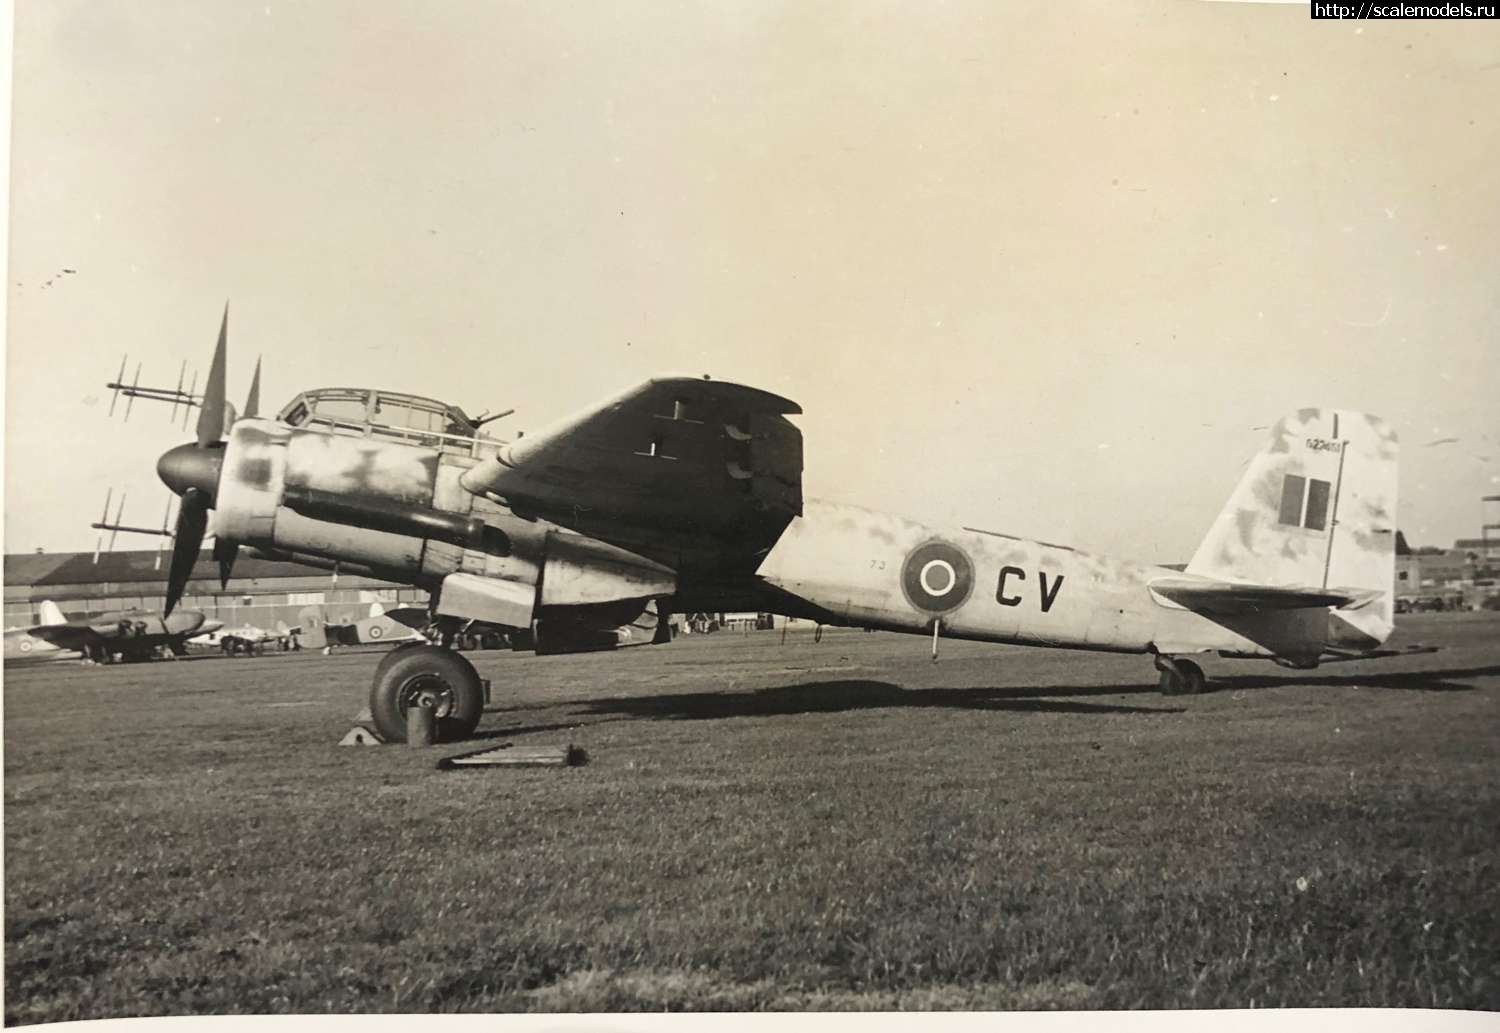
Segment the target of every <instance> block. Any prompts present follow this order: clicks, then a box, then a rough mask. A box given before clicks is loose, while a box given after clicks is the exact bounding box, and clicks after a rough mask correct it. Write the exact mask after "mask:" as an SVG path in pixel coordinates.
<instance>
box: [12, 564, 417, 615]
mask: <svg viewBox="0 0 1500 1033" xmlns="http://www.w3.org/2000/svg"><path fill="white" fill-rule="evenodd" d="M202 556H203V558H200V559H199V561H198V563H197V565H196V566H194V567H193V573H192V577H191V578H190V579H189V581H188V584H187V591H186V592H185V593H184V595H183V598H182V602H181V604H180V605H181V606H182V607H185V608H186V609H190V610H198V611H201V612H202V613H203V614H205V615H206V616H208V617H209V618H211V619H214V620H220V621H223V622H224V624H225V626H226V627H237V626H240V625H244V624H253V625H255V626H256V627H261V628H274V627H275V626H276V622H277V621H285V622H286V624H287V625H288V626H290V627H295V626H296V625H297V623H298V622H299V620H300V616H299V615H300V613H301V611H302V609H303V608H304V607H307V606H313V605H317V606H322V607H323V608H324V615H325V619H326V620H328V621H329V622H330V623H350V622H353V621H355V620H358V619H360V618H362V617H365V616H368V615H369V612H370V604H371V603H380V604H381V606H382V607H384V608H389V607H391V606H397V605H405V606H413V605H415V606H425V605H427V593H426V592H422V591H419V590H417V589H414V588H408V587H405V586H400V585H393V584H391V583H390V582H387V581H377V580H375V579H374V578H368V577H360V576H356V575H352V574H339V575H338V576H337V577H335V576H334V575H332V574H330V573H329V572H328V571H320V570H314V569H313V568H311V567H304V566H300V565H298V564H295V563H284V562H281V561H278V560H265V559H257V558H255V557H253V556H248V555H245V554H243V553H242V554H241V555H240V556H239V558H238V559H237V560H236V561H235V564H234V576H233V577H231V578H230V579H229V585H228V587H226V588H220V587H219V569H218V565H217V564H216V563H214V561H213V559H212V557H210V556H209V551H208V550H207V549H205V550H204V551H203V554H202ZM166 564H167V558H166V556H161V557H160V566H159V567H158V554H157V553H156V551H155V550H142V551H133V552H114V553H103V554H101V555H100V556H99V561H98V562H97V563H95V562H94V554H93V553H91V552H53V553H19V554H14V555H8V556H6V557H5V626H6V627H7V628H16V627H27V626H30V625H33V624H36V623H37V622H38V614H37V610H38V608H39V607H40V606H41V604H42V602H43V601H44V600H47V599H50V600H52V601H53V602H55V603H57V605H58V606H59V607H60V608H61V609H62V611H63V613H65V614H67V615H68V616H69V617H81V616H85V615H90V614H97V613H102V612H104V611H106V610H126V609H131V608H136V607H138V608H141V609H146V610H160V609H161V607H162V603H163V601H164V600H165V598H166V594H167V566H166Z"/></svg>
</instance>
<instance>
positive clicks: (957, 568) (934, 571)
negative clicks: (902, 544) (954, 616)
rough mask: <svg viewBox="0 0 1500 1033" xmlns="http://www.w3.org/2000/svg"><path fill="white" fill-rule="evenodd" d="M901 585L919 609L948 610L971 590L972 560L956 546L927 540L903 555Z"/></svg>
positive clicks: (939, 611) (934, 612)
mask: <svg viewBox="0 0 1500 1033" xmlns="http://www.w3.org/2000/svg"><path fill="white" fill-rule="evenodd" d="M901 588H902V590H903V591H905V592H906V598H907V600H908V601H909V602H910V603H911V604H912V605H913V606H915V607H916V608H917V609H919V610H921V611H922V612H923V613H932V614H940V613H948V612H950V611H952V610H956V609H958V608H959V607H960V606H962V605H963V604H964V602H965V601H966V600H967V599H968V598H969V593H970V592H972V591H973V590H974V564H973V563H971V562H970V561H969V557H968V556H966V555H964V552H963V550H961V549H959V548H957V547H956V546H953V545H949V544H948V543H947V542H928V543H926V544H925V545H919V546H917V547H916V548H915V549H913V550H912V552H911V555H909V556H907V557H906V562H905V563H904V564H902V567H901Z"/></svg>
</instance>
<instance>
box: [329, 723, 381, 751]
mask: <svg viewBox="0 0 1500 1033" xmlns="http://www.w3.org/2000/svg"><path fill="white" fill-rule="evenodd" d="M339 745H340V746H384V745H385V740H383V739H381V738H380V736H378V735H376V734H375V733H374V732H372V731H370V730H369V729H368V728H366V727H365V726H364V725H355V726H354V727H353V728H351V729H349V731H347V732H346V733H344V737H343V738H342V739H340V740H339Z"/></svg>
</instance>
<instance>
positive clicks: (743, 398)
mask: <svg viewBox="0 0 1500 1033" xmlns="http://www.w3.org/2000/svg"><path fill="white" fill-rule="evenodd" d="M801 411H802V410H801V408H800V407H799V406H798V405H797V404H796V403H795V402H792V401H790V400H788V399H786V398H782V397H779V396H777V395H774V394H770V393H769V392H766V391H761V390H759V389H757V388H753V387H746V386H743V385H740V384H731V383H726V382H721V381H713V380H699V379H694V378H692V377H661V378H658V379H654V380H648V381H647V382H645V383H644V384H641V385H640V386H638V387H635V388H632V389H631V390H629V391H626V392H625V393H624V394H621V395H619V396H617V397H615V398H612V399H610V400H608V401H606V402H604V403H603V404H602V405H599V406H597V407H595V408H593V409H591V410H589V411H588V412H585V413H583V414H581V415H578V416H574V417H572V418H570V419H567V420H564V421H562V422H560V423H557V424H554V425H553V426H551V427H547V428H544V429H542V430H541V431H539V432H536V433H533V434H528V435H526V436H525V437H523V438H518V439H517V440H515V441H513V442H511V443H510V444H509V445H507V446H505V447H504V448H503V449H502V450H501V451H500V453H499V454H498V455H497V456H496V457H495V458H492V459H487V460H485V461H484V462H482V463H480V464H479V465H478V466H475V467H473V468H472V469H470V470H469V471H467V472H466V473H465V474H464V475H463V478H462V483H463V486H464V487H465V488H467V489H468V490H469V491H471V492H473V493H474V494H476V495H488V496H492V497H495V498H497V499H499V500H501V501H503V502H505V503H506V504H507V505H509V506H510V507H511V508H512V510H514V511H516V512H517V513H519V514H522V515H539V516H544V517H545V518H547V519H549V520H552V521H554V522H556V523H559V524H561V525H563V526H565V527H570V528H573V529H575V530H579V531H583V532H584V533H588V534H592V535H596V536H599V537H601V538H603V539H604V540H605V541H611V542H613V543H615V544H621V545H623V546H625V547H627V548H634V547H640V545H641V544H642V542H649V541H656V542H657V543H661V542H665V541H670V540H677V539H680V538H682V537H684V536H686V537H688V538H695V539H697V540H698V542H699V543H700V544H701V543H702V541H703V540H704V537H705V536H707V537H709V538H714V539H717V540H719V541H721V542H726V543H727V542H731V541H734V542H738V543H739V546H738V547H746V546H748V547H750V548H752V549H753V548H755V547H759V546H769V544H770V542H771V541H774V536H775V534H779V533H780V530H781V529H782V528H783V527H784V526H785V525H786V522H787V521H789V520H790V519H791V518H792V517H793V516H795V515H797V514H798V513H800V512H801V510H802V434H801V432H800V431H799V430H798V429H797V428H796V427H795V426H794V425H793V424H792V423H791V422H790V421H788V420H787V419H786V415H787V414H796V413H800V412H801ZM622 526H623V527H629V528H633V529H634V530H632V531H623V530H622ZM766 526H772V527H774V531H773V532H772V533H771V534H770V539H769V541H767V540H765V539H766V537H767V532H766V530H765V527H766ZM643 532H644V533H643ZM655 551H656V552H657V553H658V554H660V552H661V550H660V549H658V550H655Z"/></svg>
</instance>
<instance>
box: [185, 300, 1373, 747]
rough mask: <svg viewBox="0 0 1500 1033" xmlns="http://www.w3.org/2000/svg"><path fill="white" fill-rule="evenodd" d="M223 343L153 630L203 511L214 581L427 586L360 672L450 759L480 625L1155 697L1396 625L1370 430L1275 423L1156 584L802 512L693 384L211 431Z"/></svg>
mask: <svg viewBox="0 0 1500 1033" xmlns="http://www.w3.org/2000/svg"><path fill="white" fill-rule="evenodd" d="M226 327H227V323H226V325H223V326H221V327H220V333H219V341H218V346H217V348H216V349H215V353H214V359H213V365H212V372H211V374H210V377H209V381H208V384H207V386H206V388H205V393H204V397H203V400H202V403H201V411H200V413H199V419H198V426H197V438H196V440H195V441H193V442H191V443H189V444H185V445H180V446H178V447H176V448H173V449H171V450H169V451H167V452H166V453H164V454H163V455H162V456H161V458H160V460H159V461H158V464H157V471H158V474H159V475H160V477H161V479H162V481H163V482H164V483H165V484H166V485H167V486H168V487H169V488H170V489H171V490H172V491H173V492H175V493H176V494H178V495H179V496H180V497H181V499H182V503H181V506H180V509H179V513H178V519H177V527H176V532H175V535H174V545H173V551H172V561H171V567H170V571H169V576H168V585H167V601H166V606H167V610H168V612H170V611H171V609H172V608H173V607H174V606H175V605H176V603H177V602H178V600H179V599H180V598H181V596H182V592H183V589H184V586H185V584H186V582H187V578H188V576H189V574H190V572H191V569H192V566H193V563H194V561H195V560H196V558H197V555H198V551H199V547H200V543H201V541H202V539H203V535H204V533H205V531H206V529H207V525H208V515H209V512H210V510H214V511H215V532H216V536H217V537H216V542H215V546H214V554H215V556H216V557H217V558H219V560H220V569H221V574H222V575H223V576H225V577H227V572H228V570H229V568H230V566H231V565H232V564H233V561H234V556H235V553H236V551H237V549H238V547H239V546H240V545H245V546H250V547H253V548H255V549H257V550H258V551H259V552H261V553H262V554H265V555H269V556H274V557H277V558H282V559H291V560H295V561H298V562H303V563H307V564H310V565H314V566H325V567H329V566H335V565H337V567H338V568H339V569H344V570H350V571H355V572H359V573H363V574H367V575H369V576H372V577H377V578H382V579H385V580H388V581H392V582H396V583H404V584H410V585H415V586H417V587H420V588H424V589H426V590H428V591H429V592H431V594H432V605H431V612H430V617H431V621H430V625H429V631H430V633H431V636H432V637H433V638H436V639H437V640H438V641H439V642H440V643H441V645H431V644H429V645H414V646H408V647H406V648H403V649H398V650H395V651H393V652H392V653H390V654H388V655H387V656H386V657H385V658H384V659H382V661H381V663H380V664H379V665H378V666H377V668H376V673H375V679H374V684H373V686H372V689H371V710H372V712H373V713H374V716H375V721H376V724H377V725H378V727H379V730H380V732H381V733H382V734H383V735H384V736H386V737H387V738H388V739H400V738H401V737H402V736H403V735H404V728H405V719H404V714H405V711H406V709H408V708H409V707H411V706H413V705H423V706H430V707H432V708H434V709H435V710H436V711H437V716H438V718H439V730H440V733H441V734H443V735H444V736H445V737H448V738H459V737H463V736H466V735H468V734H469V733H470V732H472V731H473V729H474V727H475V726H476V724H477V722H478V720H479V715H480V708H481V703H482V696H481V690H480V680H479V677H478V675H477V673H476V672H475V671H474V669H473V666H472V665H471V664H469V663H468V661H467V660H465V659H464V658H462V657H461V656H459V655H457V654H456V653H455V652H453V651H452V650H450V649H447V648H443V647H446V646H449V645H451V644H452V643H453V642H454V640H455V638H456V637H457V636H458V635H459V634H460V633H461V632H462V631H463V630H464V629H466V628H471V627H473V626H475V625H476V624H477V625H481V626H483V625H489V626H492V627H495V628H499V629H502V630H505V631H506V632H507V633H510V634H512V635H513V636H514V637H515V638H517V639H519V640H521V641H527V640H529V643H530V644H531V645H532V646H533V647H534V648H535V650H536V652H537V653H539V654H548V653H566V652H578V651H582V650H591V649H606V648H614V647H616V646H618V645H620V644H622V635H621V628H622V627H627V626H633V627H634V628H635V634H638V633H639V632H641V631H644V630H647V629H645V628H644V627H643V624H650V625H651V626H652V628H651V640H652V641H658V642H661V641H667V640H668V639H669V638H670V635H669V634H664V633H663V632H664V631H665V629H666V624H667V620H668V618H669V617H670V614H671V613H672V612H684V611H686V612H693V611H720V610H760V611H772V612H779V613H783V614H786V615H789V616H797V617H806V618H810V619H813V620H817V621H821V622H824V623H827V624H852V625H860V626H865V627H871V628H885V629H890V630H896V631H904V632H911V633H917V634H927V635H931V636H932V638H933V648H934V650H936V643H937V639H938V637H940V636H942V635H947V636H952V637H959V638H968V639H978V640H984V641H994V642H1020V643H1030V644H1036V645H1051V646H1065V647H1071V648H1079V649H1094V650H1109V651H1119V652H1136V653H1143V654H1149V655H1151V656H1152V658H1153V661H1154V663H1155V665H1156V666H1157V668H1158V670H1159V671H1160V672H1161V684H1162V688H1163V691H1167V692H1184V691H1187V692H1192V691H1199V690H1201V689H1202V688H1203V684H1204V679H1203V672H1202V670H1201V669H1200V668H1199V667H1198V665H1197V664H1196V663H1194V662H1193V661H1192V660H1190V659H1188V658H1187V657H1189V656H1190V655H1194V654H1201V653H1216V654H1218V655H1220V656H1230V657H1263V658H1269V659H1272V660H1275V661H1276V662H1278V663H1282V664H1287V665H1291V666H1297V667H1310V666H1315V665H1316V664H1318V663H1319V662H1320V661H1322V660H1325V659H1347V658H1350V657H1356V656H1373V655H1383V654H1381V653H1380V652H1378V647H1379V646H1380V644H1381V643H1382V642H1383V641H1384V640H1385V638H1386V637H1387V636H1388V635H1389V634H1390V631H1391V629H1392V582H1393V567H1394V547H1393V542H1394V533H1393V526H1392V522H1393V520H1394V516H1395V506H1396V455H1397V442H1396V435H1395V433H1394V431H1392V430H1391V429H1390V428H1389V427H1388V426H1387V425H1386V424H1385V423H1384V422H1383V421H1381V420H1380V419H1378V418H1376V417H1372V416H1367V415H1364V414H1360V413H1353V412H1347V411H1337V410H1324V409H1304V410H1300V411H1298V412H1297V413H1294V414H1292V415H1290V416H1288V417H1286V418H1284V419H1283V420H1281V421H1280V422H1278V423H1277V424H1276V426H1275V428H1274V429H1273V432H1272V437H1271V441H1270V444H1269V445H1268V446H1267V448H1266V449H1265V450H1264V451H1263V452H1262V453H1261V454H1260V455H1259V456H1257V457H1256V458H1255V460H1254V461H1253V462H1252V463H1251V464H1250V467H1249V469H1248V471H1247V472H1246V474H1245V475H1244V478H1243V480H1242V481H1241V483H1240V486H1239V487H1238V488H1237V489H1236V491H1235V493H1234V495H1233V496H1232V497H1231V499H1230V501H1229V503H1228V505H1227V506H1226V507H1225V509H1224V511H1223V513H1222V514H1221V515H1220V517H1219V519H1218V521H1216V523H1215V524H1214V526H1213V527H1212V528H1211V529H1210V531H1209V534H1208V536H1207V537H1206V538H1205V540H1204V542H1203V545H1202V546H1201V547H1200V548H1199V550H1198V552H1197V554H1196V555H1195V556H1194V557H1193V560H1192V562H1191V563H1190V564H1189V565H1188V567H1187V569H1186V570H1185V571H1176V570H1170V569H1167V568H1161V567H1153V566H1149V565H1145V564H1138V563H1132V562H1129V561H1123V560H1116V559H1111V558H1107V557H1103V556H1096V555H1091V554H1088V553H1083V552H1080V551H1077V550H1074V549H1071V548H1069V547H1067V546H1062V545H1055V544H1051V543H1046V542H1037V541H1027V540H1023V539H1019V538H1016V537H1013V536H1010V535H1006V534H1001V533H997V532H989V531H982V530H978V529H975V528H945V527H933V526H927V525H923V524H920V523H918V522H916V521H911V520H907V519H904V518H901V517H897V516H892V515H889V514H885V513H877V512H873V511H869V510H864V509H860V508H858V507H853V506H847V505H841V504H834V503H826V502H817V501H814V500H810V499H809V500H804V498H803V496H802V483H801V475H802V437H801V433H800V431H798V429H797V428H796V427H795V426H794V425H793V424H792V423H791V422H790V421H789V420H788V419H787V418H786V417H787V416H788V415H793V414H797V413H799V412H800V411H801V410H800V409H799V408H798V406H797V405H796V404H795V403H793V402H791V401H789V400H788V399H785V398H782V397H779V396H777V395H774V394H770V393H768V392H766V391H761V390H758V389H756V388H752V387H747V386H743V385H738V384H729V383H721V382H715V381H711V380H709V379H707V378H704V379H701V380H699V379H694V378H688V377H664V378H660V379H656V380H651V381H648V382H646V383H644V384H642V385H640V386H638V387H636V388H633V389H631V390H629V391H627V392H625V393H623V394H621V395H619V396H617V397H615V398H612V399H609V400H608V401H606V402H604V403H603V404H601V405H599V406H597V407H595V408H593V409H591V410H589V411H588V412H585V413H582V414H580V415H578V416H575V417H572V418H570V419H567V420H564V421H561V422H559V423H557V424H555V425H553V426H551V427H546V428H543V429H542V430H541V431H539V432H537V433H534V434H529V435H527V436H526V437H524V438H518V439H517V440H515V441H513V442H509V443H506V442H500V441H494V440H491V439H489V438H485V437H483V436H482V435H480V434H479V433H478V427H477V426H476V425H475V424H474V422H473V421H470V420H468V419H467V417H465V416H464V415H463V413H462V411H461V410H458V409H456V408H453V407H450V406H444V405H443V404H442V403H438V402H434V401H432V400H428V399H419V398H415V397H414V396H410V395H403V394H397V393H392V392H384V391H374V390H364V389H353V388H333V389H324V390H320V391H312V392H306V393H304V394H303V395H301V396H299V398H298V399H296V400H294V401H293V402H292V403H291V404H290V405H288V406H287V407H286V408H285V409H283V410H282V412H281V414H280V416H279V418H278V419H275V420H267V419H258V418H245V419H241V420H239V421H238V422H236V423H234V424H233V426H232V427H230V426H228V419H227V416H228V413H227V408H226V406H225V403H224V366H225V352H226V336H227V333H226ZM247 408H248V407H247ZM625 637H626V638H628V637H630V636H625Z"/></svg>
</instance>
